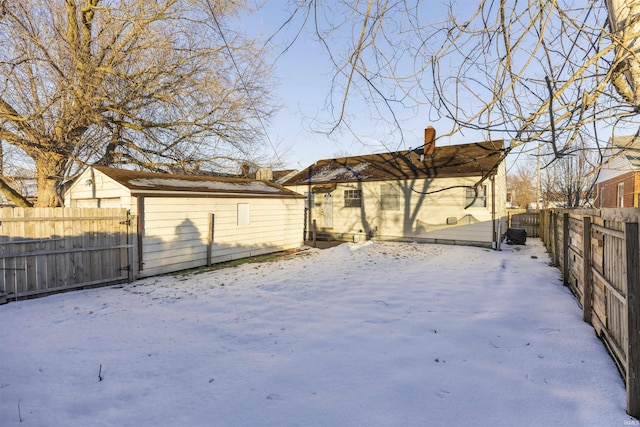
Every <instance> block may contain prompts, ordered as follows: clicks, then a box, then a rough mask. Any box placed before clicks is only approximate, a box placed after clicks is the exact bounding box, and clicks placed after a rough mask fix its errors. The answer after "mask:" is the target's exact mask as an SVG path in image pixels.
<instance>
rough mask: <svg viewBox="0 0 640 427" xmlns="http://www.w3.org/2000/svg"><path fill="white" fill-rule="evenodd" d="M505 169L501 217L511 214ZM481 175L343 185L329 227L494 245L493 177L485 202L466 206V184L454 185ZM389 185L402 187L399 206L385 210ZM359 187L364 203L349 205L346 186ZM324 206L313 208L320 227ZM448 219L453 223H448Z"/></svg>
mask: <svg viewBox="0 0 640 427" xmlns="http://www.w3.org/2000/svg"><path fill="white" fill-rule="evenodd" d="M501 172H502V173H498V176H497V177H496V186H495V192H496V194H495V197H496V199H495V200H496V205H497V209H496V215H495V218H496V219H497V220H500V218H501V217H502V216H506V208H505V200H506V184H505V183H504V182H503V181H504V168H502V170H501ZM477 179H478V178H477V177H469V178H437V179H432V180H425V179H417V180H402V181H383V182H362V183H353V184H338V186H337V188H336V189H335V190H334V191H333V192H332V195H333V197H332V201H333V227H332V228H327V231H329V232H331V233H333V234H335V235H339V236H342V237H344V238H346V239H350V238H351V237H352V236H353V235H356V236H357V237H358V238H360V237H362V235H363V234H364V233H367V232H368V231H369V230H373V231H374V233H375V236H376V237H377V238H378V239H421V240H427V241H451V242H453V241H455V242H460V243H475V244H481V245H484V246H491V243H492V241H493V238H494V236H493V221H492V212H491V200H492V188H491V181H490V180H487V181H485V183H483V184H484V185H486V189H487V194H486V207H470V208H467V209H465V202H466V197H465V196H466V194H465V193H466V190H465V188H452V187H456V186H461V185H462V186H464V185H466V186H472V185H473V184H475V183H476V182H477ZM389 184H392V185H394V186H395V187H396V188H397V190H398V191H399V192H400V206H399V208H398V209H397V210H391V209H382V201H381V193H382V186H383V185H387V186H388V185H389ZM291 189H293V190H294V191H297V192H299V193H300V192H304V191H305V190H307V191H308V187H307V186H297V187H294V186H292V187H291ZM358 189H359V190H361V191H362V195H363V202H362V206H361V207H359V208H356V207H345V206H344V205H345V203H344V190H358ZM438 190H440V191H438ZM386 191H388V187H387V188H386ZM421 193H430V194H421ZM318 197H320V196H319V195H317V196H316V198H318ZM388 206H389V205H387V207H388ZM321 209H322V207H321V206H318V205H317V204H316V206H314V208H313V209H312V212H311V217H312V219H315V220H316V222H317V225H318V228H319V229H323V228H324V227H323V224H322V211H321ZM447 219H449V222H450V224H448V223H447Z"/></svg>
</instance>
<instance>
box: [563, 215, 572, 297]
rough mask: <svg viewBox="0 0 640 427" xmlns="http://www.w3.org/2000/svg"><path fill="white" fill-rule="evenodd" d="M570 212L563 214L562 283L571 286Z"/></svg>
mask: <svg viewBox="0 0 640 427" xmlns="http://www.w3.org/2000/svg"><path fill="white" fill-rule="evenodd" d="M570 240H571V238H570V237H569V214H568V213H564V214H562V283H563V284H564V285H565V286H569V243H570V242H569V241H570Z"/></svg>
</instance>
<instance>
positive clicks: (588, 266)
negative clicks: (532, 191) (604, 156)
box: [540, 209, 640, 418]
mask: <svg viewBox="0 0 640 427" xmlns="http://www.w3.org/2000/svg"><path fill="white" fill-rule="evenodd" d="M639 215H640V209H600V210H571V209H551V210H545V211H542V212H541V213H540V219H541V221H540V233H541V237H542V240H543V241H544V243H545V246H546V248H547V250H548V252H549V254H550V255H551V259H552V263H553V264H554V265H555V266H556V267H558V268H559V269H560V270H561V271H562V278H563V281H564V284H565V285H566V286H568V287H569V288H570V289H571V290H572V292H573V293H574V295H576V298H578V300H579V301H580V302H581V304H582V310H583V319H584V321H585V322H588V323H589V324H591V325H593V327H594V329H595V331H596V333H597V334H598V336H599V337H601V338H602V340H603V341H604V343H605V344H606V346H607V347H608V348H609V352H610V353H611V355H612V357H613V359H614V360H615V362H616V364H617V366H618V369H619V370H620V372H621V373H622V375H623V377H624V378H625V380H626V388H627V412H628V413H629V414H630V415H632V416H634V417H636V418H640V238H639V234H638V218H639Z"/></svg>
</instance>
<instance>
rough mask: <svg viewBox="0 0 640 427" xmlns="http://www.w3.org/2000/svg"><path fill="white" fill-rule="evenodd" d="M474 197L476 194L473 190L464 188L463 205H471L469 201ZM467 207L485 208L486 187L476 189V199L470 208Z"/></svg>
mask: <svg viewBox="0 0 640 427" xmlns="http://www.w3.org/2000/svg"><path fill="white" fill-rule="evenodd" d="M475 195H476V193H475V191H474V190H473V188H465V193H464V196H465V197H464V205H465V206H468V205H469V203H471V201H472V200H473V198H474V197H475ZM469 207H472V208H486V207H487V186H486V185H482V186H480V187H478V197H477V198H476V200H475V201H474V202H473V204H472V205H471V206H469Z"/></svg>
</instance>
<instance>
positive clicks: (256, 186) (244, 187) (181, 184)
mask: <svg viewBox="0 0 640 427" xmlns="http://www.w3.org/2000/svg"><path fill="white" fill-rule="evenodd" d="M129 183H130V184H131V185H133V186H136V187H152V188H155V187H171V188H185V189H194V188H202V189H206V190H218V191H237V192H247V191H261V192H269V193H280V192H281V191H282V190H281V189H279V188H277V187H272V186H270V185H268V184H266V183H265V182H263V181H236V182H231V181H194V180H184V179H179V178H137V179H131V180H129Z"/></svg>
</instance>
